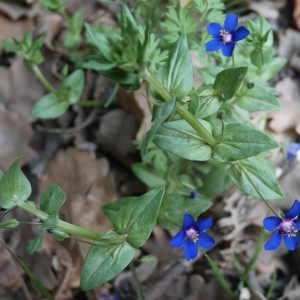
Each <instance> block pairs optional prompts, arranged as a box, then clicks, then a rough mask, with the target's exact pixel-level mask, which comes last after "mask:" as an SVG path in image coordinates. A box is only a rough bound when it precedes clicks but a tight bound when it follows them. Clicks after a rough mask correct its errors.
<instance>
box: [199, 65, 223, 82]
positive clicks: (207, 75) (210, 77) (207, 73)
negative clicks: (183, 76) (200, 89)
mask: <svg viewBox="0 0 300 300" xmlns="http://www.w3.org/2000/svg"><path fill="white" fill-rule="evenodd" d="M223 70H224V68H221V67H206V68H201V69H198V72H199V73H200V75H201V76H202V78H203V80H204V82H205V84H212V83H214V82H215V79H216V77H217V74H218V73H220V72H221V71H223Z"/></svg>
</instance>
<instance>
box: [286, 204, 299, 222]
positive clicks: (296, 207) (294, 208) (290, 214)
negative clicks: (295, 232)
mask: <svg viewBox="0 0 300 300" xmlns="http://www.w3.org/2000/svg"><path fill="white" fill-rule="evenodd" d="M299 214H300V202H299V201H298V200H297V199H296V200H295V202H294V204H293V206H292V207H291V209H290V210H289V211H288V213H287V214H286V215H285V219H294V218H295V217H297V216H298V215H299Z"/></svg>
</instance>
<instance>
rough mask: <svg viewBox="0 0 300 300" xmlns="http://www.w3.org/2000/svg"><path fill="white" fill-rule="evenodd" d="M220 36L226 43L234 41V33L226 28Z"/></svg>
mask: <svg viewBox="0 0 300 300" xmlns="http://www.w3.org/2000/svg"><path fill="white" fill-rule="evenodd" d="M220 36H221V37H222V41H223V43H224V44H227V43H231V42H232V34H230V33H229V32H228V31H226V30H221V31H220Z"/></svg>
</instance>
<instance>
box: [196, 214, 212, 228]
mask: <svg viewBox="0 0 300 300" xmlns="http://www.w3.org/2000/svg"><path fill="white" fill-rule="evenodd" d="M212 224H213V219H212V217H209V218H206V219H203V220H199V221H197V222H196V223H195V224H194V228H195V229H197V231H205V230H207V229H209V228H210V227H211V225H212Z"/></svg>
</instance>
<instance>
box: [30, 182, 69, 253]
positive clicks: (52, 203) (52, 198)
mask: <svg viewBox="0 0 300 300" xmlns="http://www.w3.org/2000/svg"><path fill="white" fill-rule="evenodd" d="M65 200H66V194H65V192H64V191H63V190H62V189H61V188H60V187H59V186H58V185H57V184H56V183H52V184H50V186H49V187H48V189H47V191H46V192H44V193H43V195H42V197H41V210H43V211H44V212H45V213H47V214H48V215H49V217H48V218H47V219H46V220H45V221H44V222H43V223H42V225H41V228H40V230H39V231H38V233H37V235H36V237H35V239H34V240H33V242H32V243H31V244H30V245H29V246H28V248H27V251H28V253H29V254H32V253H33V252H35V251H38V250H40V249H41V247H42V240H43V235H44V233H45V232H46V231H47V230H48V229H53V228H54V227H56V226H57V224H58V220H59V218H58V212H59V210H60V208H61V207H62V205H63V204H64V202H65Z"/></svg>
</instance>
